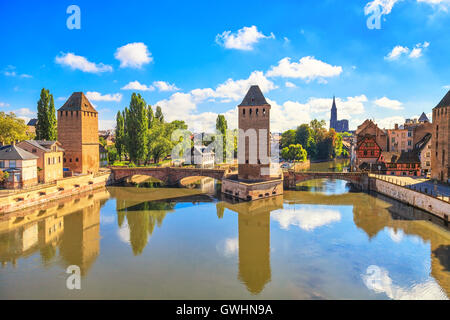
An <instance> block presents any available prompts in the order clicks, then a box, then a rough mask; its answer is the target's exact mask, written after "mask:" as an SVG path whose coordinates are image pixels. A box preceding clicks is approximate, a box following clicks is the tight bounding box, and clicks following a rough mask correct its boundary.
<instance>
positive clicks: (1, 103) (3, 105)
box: [0, 102, 9, 107]
mask: <svg viewBox="0 0 450 320" xmlns="http://www.w3.org/2000/svg"><path fill="white" fill-rule="evenodd" d="M0 107H9V104H8V103H6V102H0Z"/></svg>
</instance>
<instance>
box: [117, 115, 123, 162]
mask: <svg viewBox="0 0 450 320" xmlns="http://www.w3.org/2000/svg"><path fill="white" fill-rule="evenodd" d="M115 146H116V149H117V156H118V158H119V160H121V159H122V155H123V153H124V151H125V121H124V118H123V114H122V112H120V111H118V112H117V116H116V140H115Z"/></svg>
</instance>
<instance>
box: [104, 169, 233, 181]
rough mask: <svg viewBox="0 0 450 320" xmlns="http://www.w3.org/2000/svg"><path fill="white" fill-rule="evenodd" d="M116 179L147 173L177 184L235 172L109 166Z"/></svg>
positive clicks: (220, 178) (219, 177)
mask: <svg viewBox="0 0 450 320" xmlns="http://www.w3.org/2000/svg"><path fill="white" fill-rule="evenodd" d="M109 168H110V169H111V171H112V173H113V175H114V180H115V181H120V180H123V179H126V178H129V177H132V176H134V175H145V176H149V177H153V178H156V179H159V180H161V181H162V182H164V183H165V184H167V185H176V184H178V183H179V182H180V181H181V180H182V179H184V178H187V177H209V178H214V179H216V180H222V179H223V178H226V177H227V176H229V175H231V174H233V173H234V172H233V171H231V170H229V169H202V168H178V167H136V168H128V167H109Z"/></svg>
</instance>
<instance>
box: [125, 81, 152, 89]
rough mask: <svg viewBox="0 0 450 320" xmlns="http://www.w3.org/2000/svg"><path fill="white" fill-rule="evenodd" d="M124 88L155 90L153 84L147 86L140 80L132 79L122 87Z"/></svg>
mask: <svg viewBox="0 0 450 320" xmlns="http://www.w3.org/2000/svg"><path fill="white" fill-rule="evenodd" d="M122 90H138V91H153V90H155V87H153V86H152V85H149V86H147V85H145V84H141V83H140V82H139V81H131V82H129V83H128V84H127V85H125V86H124V87H122Z"/></svg>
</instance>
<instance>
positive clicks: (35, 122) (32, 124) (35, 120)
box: [27, 119, 37, 126]
mask: <svg viewBox="0 0 450 320" xmlns="http://www.w3.org/2000/svg"><path fill="white" fill-rule="evenodd" d="M36 124H37V119H30V121H28V123H27V126H36Z"/></svg>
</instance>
